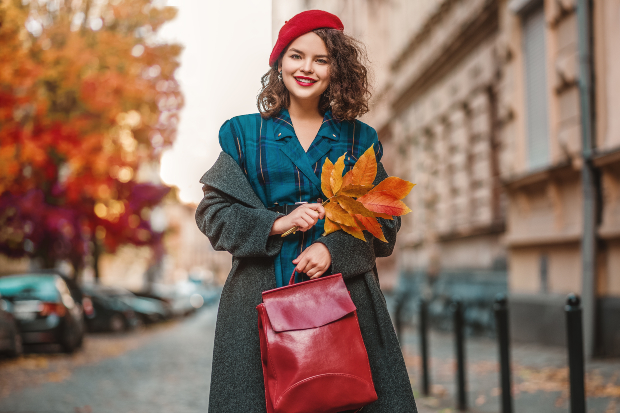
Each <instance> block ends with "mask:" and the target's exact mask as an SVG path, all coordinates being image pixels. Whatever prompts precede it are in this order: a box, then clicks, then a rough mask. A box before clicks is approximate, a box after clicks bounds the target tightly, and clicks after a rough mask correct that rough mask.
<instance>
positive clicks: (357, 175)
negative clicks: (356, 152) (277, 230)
mask: <svg viewBox="0 0 620 413" xmlns="http://www.w3.org/2000/svg"><path fill="white" fill-rule="evenodd" d="M345 156H346V154H345V155H342V156H341V157H340V158H338V160H337V161H336V163H335V164H332V162H331V161H330V160H329V159H326V160H325V163H324V164H323V169H322V171H321V190H322V191H323V194H324V195H325V196H326V197H327V200H325V201H324V202H323V205H324V206H325V225H324V228H325V232H324V234H323V235H329V234H331V233H333V232H336V231H339V230H343V231H345V232H346V233H347V234H350V235H352V236H354V237H355V238H358V239H360V240H364V241H365V240H366V238H365V237H364V233H363V231H364V230H366V231H368V232H369V233H371V234H372V235H373V236H374V237H376V238H377V239H379V240H381V241H383V242H387V239H386V238H385V235H384V234H383V231H382V229H381V224H380V223H379V221H377V218H382V219H387V220H392V219H393V218H392V217H393V216H401V215H405V214H407V213H409V212H411V210H410V209H409V208H408V207H407V205H405V203H404V202H402V201H401V199H403V198H405V197H406V196H407V194H408V193H409V192H410V191H411V188H413V186H414V184H412V183H411V182H408V181H405V180H403V179H400V178H398V177H394V176H392V177H388V178H386V179H384V180H383V181H381V182H380V183H379V184H378V185H377V186H373V182H374V180H375V177H376V175H377V158H376V157H375V152H374V148H373V146H372V145H371V146H370V148H368V149H367V150H366V151H365V152H364V154H363V155H362V156H360V157H359V159H358V160H357V162H356V163H355V165H353V168H352V169H351V170H350V171H349V172H347V173H346V174H345V176H344V177H343V176H342V173H343V172H344V167H345V164H344V159H345ZM355 198H357V199H355ZM296 230H297V227H295V228H291V229H290V230H289V231H287V232H285V233H284V234H282V236H286V235H288V234H290V233H294V232H295V231H296Z"/></svg>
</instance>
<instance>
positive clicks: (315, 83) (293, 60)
mask: <svg viewBox="0 0 620 413" xmlns="http://www.w3.org/2000/svg"><path fill="white" fill-rule="evenodd" d="M278 70H281V71H282V81H283V82H284V85H285V86H286V88H287V89H288V91H289V93H290V94H291V98H297V99H303V100H306V99H316V100H317V101H318V99H319V98H320V96H321V94H322V93H323V92H324V91H325V89H327V87H328V86H329V76H330V61H329V56H328V53H327V47H326V46H325V43H324V42H323V40H321V38H320V37H319V36H318V35H317V34H316V33H313V32H309V33H306V34H304V35H302V36H299V37H298V38H297V39H295V40H293V42H292V43H291V44H290V46H289V47H288V49H287V50H286V52H285V53H284V55H283V57H282V60H281V61H280V64H279V65H278Z"/></svg>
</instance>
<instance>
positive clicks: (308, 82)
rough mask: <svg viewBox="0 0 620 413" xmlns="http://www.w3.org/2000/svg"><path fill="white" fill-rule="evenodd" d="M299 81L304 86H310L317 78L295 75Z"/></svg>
mask: <svg viewBox="0 0 620 413" xmlns="http://www.w3.org/2000/svg"><path fill="white" fill-rule="evenodd" d="M295 80H296V81H297V83H299V84H302V85H304V86H310V85H312V84H314V83H316V82H317V80H314V79H311V78H309V77H297V76H296V77H295Z"/></svg>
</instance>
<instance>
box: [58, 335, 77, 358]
mask: <svg viewBox="0 0 620 413" xmlns="http://www.w3.org/2000/svg"><path fill="white" fill-rule="evenodd" d="M72 333H73V332H72V331H71V330H69V329H65V330H64V331H63V337H62V339H61V342H60V346H61V347H62V351H63V352H65V353H68V354H71V353H73V352H74V351H75V350H76V349H77V348H78V347H79V344H80V337H77V336H75V335H74V334H72Z"/></svg>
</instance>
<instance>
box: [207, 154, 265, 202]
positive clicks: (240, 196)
mask: <svg viewBox="0 0 620 413" xmlns="http://www.w3.org/2000/svg"><path fill="white" fill-rule="evenodd" d="M200 182H201V183H203V184H205V185H207V186H210V187H212V188H215V189H217V190H218V191H221V192H223V193H224V194H226V195H228V196H231V197H233V198H235V199H236V200H237V201H239V202H240V203H242V204H245V205H248V206H250V207H253V208H265V206H264V205H263V203H262V202H261V200H260V199H259V198H258V196H256V194H255V193H254V190H253V189H252V186H251V185H250V183H249V182H248V179H247V178H246V176H245V174H244V173H243V171H242V170H241V168H240V167H239V165H238V164H237V162H235V160H234V159H233V158H232V157H231V156H230V155H228V154H227V153H226V152H223V151H222V152H220V156H219V157H218V158H217V161H215V163H214V164H213V166H212V167H211V168H210V169H209V170H208V171H207V172H205V173H204V175H202V178H200Z"/></svg>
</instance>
